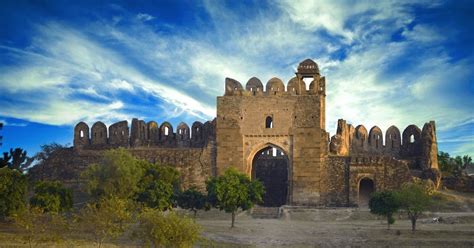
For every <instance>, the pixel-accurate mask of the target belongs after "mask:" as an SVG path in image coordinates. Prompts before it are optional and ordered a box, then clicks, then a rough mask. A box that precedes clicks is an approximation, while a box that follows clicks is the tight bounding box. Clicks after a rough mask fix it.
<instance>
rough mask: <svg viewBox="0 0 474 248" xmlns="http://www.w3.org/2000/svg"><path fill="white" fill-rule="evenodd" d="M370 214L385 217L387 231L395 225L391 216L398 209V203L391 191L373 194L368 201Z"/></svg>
mask: <svg viewBox="0 0 474 248" xmlns="http://www.w3.org/2000/svg"><path fill="white" fill-rule="evenodd" d="M369 208H370V212H371V213H373V214H377V215H381V216H385V217H387V229H389V230H390V225H391V224H393V223H395V218H393V214H394V213H395V212H397V211H398V209H399V208H400V201H399V199H398V198H397V195H396V194H395V193H394V192H392V191H382V192H375V193H373V194H372V198H370V201H369Z"/></svg>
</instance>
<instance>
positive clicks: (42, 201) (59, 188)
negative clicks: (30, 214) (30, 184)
mask: <svg viewBox="0 0 474 248" xmlns="http://www.w3.org/2000/svg"><path fill="white" fill-rule="evenodd" d="M34 191H35V194H34V195H33V197H32V198H31V199H30V204H31V205H32V206H33V207H38V208H41V209H43V210H44V211H46V212H56V213H57V212H63V211H66V210H69V209H70V208H72V191H71V190H70V189H67V188H65V187H64V186H63V185H62V184H61V183H60V182H59V181H39V182H38V183H36V185H35V189H34Z"/></svg>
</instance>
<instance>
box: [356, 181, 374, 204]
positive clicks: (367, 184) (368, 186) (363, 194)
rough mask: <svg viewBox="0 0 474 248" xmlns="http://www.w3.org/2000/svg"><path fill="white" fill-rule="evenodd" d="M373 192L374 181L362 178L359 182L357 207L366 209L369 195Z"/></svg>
mask: <svg viewBox="0 0 474 248" xmlns="http://www.w3.org/2000/svg"><path fill="white" fill-rule="evenodd" d="M374 191H375V187H374V181H372V179H370V178H362V180H360V182H359V207H368V206H369V201H370V195H371V194H372V193H373V192H374Z"/></svg>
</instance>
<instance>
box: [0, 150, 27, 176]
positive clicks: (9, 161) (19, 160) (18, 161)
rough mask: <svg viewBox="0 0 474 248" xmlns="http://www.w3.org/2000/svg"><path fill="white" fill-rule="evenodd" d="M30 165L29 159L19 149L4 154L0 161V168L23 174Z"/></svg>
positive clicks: (24, 152)
mask: <svg viewBox="0 0 474 248" xmlns="http://www.w3.org/2000/svg"><path fill="white" fill-rule="evenodd" d="M30 164H31V159H29V158H28V156H26V151H24V150H23V149H21V148H15V150H13V149H10V153H8V152H4V153H3V158H1V159H0V168H3V167H8V168H10V169H14V170H18V171H20V172H23V170H25V169H26V168H27V167H28V166H29V165H30Z"/></svg>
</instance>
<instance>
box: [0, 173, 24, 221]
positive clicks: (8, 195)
mask: <svg viewBox="0 0 474 248" xmlns="http://www.w3.org/2000/svg"><path fill="white" fill-rule="evenodd" d="M27 186H28V182H27V179H26V176H25V175H23V174H21V173H20V172H19V171H18V170H11V169H9V168H8V167H3V168H0V218H5V217H7V216H10V215H11V214H12V213H13V212H14V211H18V210H22V209H24V208H25V199H26V192H27Z"/></svg>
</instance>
